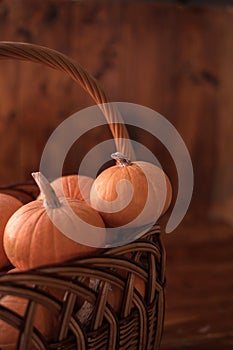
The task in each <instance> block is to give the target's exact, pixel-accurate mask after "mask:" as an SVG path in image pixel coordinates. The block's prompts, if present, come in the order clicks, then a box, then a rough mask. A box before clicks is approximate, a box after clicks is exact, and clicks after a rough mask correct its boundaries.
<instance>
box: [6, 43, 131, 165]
mask: <svg viewBox="0 0 233 350" xmlns="http://www.w3.org/2000/svg"><path fill="white" fill-rule="evenodd" d="M7 58H11V59H17V60H21V61H31V62H35V63H43V64H44V65H46V66H48V67H50V68H53V69H56V70H59V71H62V72H65V73H67V74H68V75H69V76H70V77H71V78H72V79H73V80H74V81H75V82H77V83H79V85H80V86H81V87H82V88H83V89H84V90H85V91H87V92H88V93H89V95H90V96H91V97H92V99H93V100H94V101H95V102H96V103H97V104H98V105H99V104H100V106H99V107H100V109H101V110H102V112H103V114H104V116H105V118H106V120H107V122H108V124H109V128H110V130H111V133H112V135H113V138H114V140H115V144H116V149H117V151H118V152H121V153H123V154H125V155H126V156H127V157H128V158H129V159H133V158H134V152H133V148H132V144H131V141H130V139H129V135H128V131H127V128H126V126H125V125H124V121H123V119H122V116H121V115H120V113H119V111H118V110H117V108H116V107H115V106H114V107H113V104H111V103H109V99H108V97H107V95H106V94H105V93H104V91H103V90H102V88H101V87H100V85H99V83H98V82H97V80H96V79H95V78H94V77H93V76H92V75H91V74H90V73H88V72H87V71H86V70H85V69H84V68H83V67H82V66H81V65H80V64H78V63H77V62H74V61H72V60H71V59H69V58H68V57H67V56H66V55H64V54H62V53H60V52H58V51H56V50H53V49H50V48H48V47H44V46H39V45H36V44H29V43H21V42H8V41H0V59H7Z"/></svg>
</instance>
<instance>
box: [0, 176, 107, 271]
mask: <svg viewBox="0 0 233 350" xmlns="http://www.w3.org/2000/svg"><path fill="white" fill-rule="evenodd" d="M33 177H34V179H35V181H36V182H37V184H38V186H39V187H40V190H41V193H42V197H43V200H35V201H32V202H30V203H28V204H25V205H24V206H23V207H21V208H20V209H18V210H17V211H16V212H15V213H14V214H13V215H12V216H11V218H10V220H9V221H8V223H7V225H6V227H5V232H4V249H5V251H6V254H7V256H8V258H9V260H10V261H11V263H12V264H13V265H14V266H15V267H18V268H20V269H28V268H33V267H38V266H41V265H47V264H53V263H59V262H63V261H65V260H68V259H72V258H75V257H80V256H84V255H87V254H91V253H95V252H96V251H98V250H99V248H98V247H100V246H104V244H105V242H104V240H105V238H106V237H105V234H104V232H105V229H104V230H102V232H103V234H102V235H101V236H98V235H96V236H95V237H94V240H96V242H97V244H96V245H95V246H87V245H84V244H81V243H79V242H78V241H76V240H74V239H71V238H68V236H67V235H65V234H64V233H63V232H64V231H63V232H61V230H59V228H58V227H57V226H55V224H54V222H55V221H59V223H61V224H62V227H63V228H64V229H65V230H67V231H68V230H69V229H73V230H74V231H75V233H76V232H77V233H79V231H80V228H79V227H78V226H76V222H74V221H73V219H72V217H71V216H70V209H72V211H73V212H74V214H76V215H77V216H79V218H80V219H81V220H82V221H83V222H86V223H88V224H89V225H91V226H92V227H100V228H102V229H103V228H104V227H105V225H104V222H103V220H102V218H101V216H100V215H99V214H98V212H97V211H95V210H94V209H93V208H91V207H90V206H89V205H87V204H86V203H85V202H83V201H79V200H77V199H72V198H66V199H65V198H58V197H57V196H56V194H55V192H54V190H53V189H52V187H51V185H50V184H49V182H48V181H47V180H46V178H45V177H44V176H43V175H42V174H41V173H34V174H33ZM51 218H52V219H53V221H52V220H51ZM81 233H82V234H83V235H85V232H81Z"/></svg>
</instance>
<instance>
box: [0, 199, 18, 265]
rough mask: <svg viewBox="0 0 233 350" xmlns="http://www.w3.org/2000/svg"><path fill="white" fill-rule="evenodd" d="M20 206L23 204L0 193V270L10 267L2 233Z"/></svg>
mask: <svg viewBox="0 0 233 350" xmlns="http://www.w3.org/2000/svg"><path fill="white" fill-rule="evenodd" d="M22 205H23V204H22V203H21V202H20V201H19V200H18V199H16V198H15V197H13V196H10V195H8V194H4V193H0V270H1V269H3V268H5V267H7V266H9V265H10V261H9V260H8V258H7V256H6V253H5V250H4V248H3V233H4V229H5V226H6V224H7V221H8V220H9V219H10V217H11V216H12V214H13V213H14V212H15V211H16V210H17V209H19V208H20V207H21V206H22Z"/></svg>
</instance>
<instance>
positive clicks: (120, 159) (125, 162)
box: [111, 152, 131, 166]
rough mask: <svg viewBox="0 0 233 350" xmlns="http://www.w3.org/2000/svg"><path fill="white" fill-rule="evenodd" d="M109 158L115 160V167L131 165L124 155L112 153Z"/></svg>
mask: <svg viewBox="0 0 233 350" xmlns="http://www.w3.org/2000/svg"><path fill="white" fill-rule="evenodd" d="M111 157H112V158H113V159H115V161H116V163H117V165H121V166H129V165H131V161H130V160H129V159H128V158H127V157H126V156H125V155H124V154H122V153H120V152H116V153H112V154H111Z"/></svg>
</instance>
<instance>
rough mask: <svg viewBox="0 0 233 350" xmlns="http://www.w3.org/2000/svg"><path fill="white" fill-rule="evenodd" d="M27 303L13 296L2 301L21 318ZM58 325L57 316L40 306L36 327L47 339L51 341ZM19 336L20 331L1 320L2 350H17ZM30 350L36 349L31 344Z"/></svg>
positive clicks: (0, 342) (38, 307)
mask: <svg viewBox="0 0 233 350" xmlns="http://www.w3.org/2000/svg"><path fill="white" fill-rule="evenodd" d="M27 302H28V301H27V300H26V299H22V298H18V297H15V296H11V295H7V296H4V297H2V298H1V299H0V305H3V306H5V307H6V308H8V309H10V310H12V311H14V312H16V313H17V314H18V315H20V316H23V315H24V312H25V310H26V306H27ZM56 323H57V320H56V317H55V315H54V314H53V313H52V312H51V311H50V310H48V309H46V308H45V307H43V306H42V305H39V304H38V305H37V309H36V312H35V318H34V326H35V327H36V328H37V329H38V330H39V331H40V332H41V334H42V335H43V336H44V337H45V338H46V339H48V340H49V339H51V338H52V337H53V336H54V335H55V331H56ZM18 335H19V331H18V330H17V329H16V328H14V327H12V326H11V325H9V324H8V323H6V322H4V321H3V320H0V349H3V350H16V344H17V340H18ZM30 349H35V347H34V346H32V344H31V347H30Z"/></svg>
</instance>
